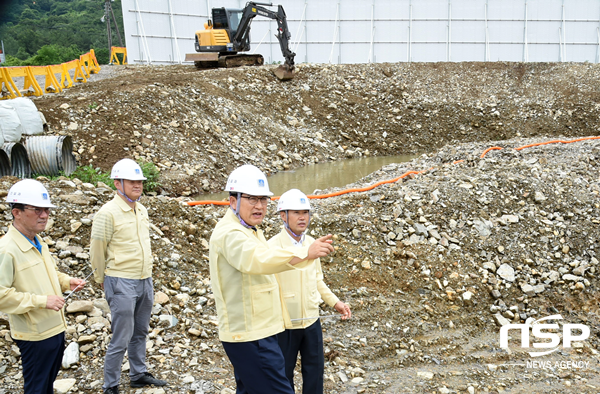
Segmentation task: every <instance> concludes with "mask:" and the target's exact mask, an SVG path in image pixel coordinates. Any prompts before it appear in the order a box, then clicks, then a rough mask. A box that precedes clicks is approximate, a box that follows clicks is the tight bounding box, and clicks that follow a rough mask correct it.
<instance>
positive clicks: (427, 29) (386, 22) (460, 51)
mask: <svg viewBox="0 0 600 394" xmlns="http://www.w3.org/2000/svg"><path fill="white" fill-rule="evenodd" d="M245 3H246V2H245V1H240V0H220V1H217V0H123V1H122V6H123V20H124V25H125V36H126V42H127V44H126V45H127V52H128V56H129V61H130V62H132V63H133V62H135V63H147V62H151V63H153V64H169V63H179V62H183V59H184V58H185V53H193V52H194V32H195V31H196V30H200V29H203V28H204V27H203V26H204V22H206V20H207V19H208V18H209V15H210V10H211V9H212V7H227V8H242V7H243V6H244V5H245ZM275 4H282V5H283V7H284V9H285V11H286V14H287V17H288V25H289V28H290V31H291V33H292V44H293V46H292V50H294V51H295V52H296V54H297V56H296V62H297V63H302V62H311V63H368V62H407V61H413V62H438V61H529V62H556V61H573V62H585V61H587V62H593V63H598V62H599V60H600V59H599V56H600V52H599V50H600V45H599V42H600V2H599V1H598V0H280V1H278V2H277V3H275ZM276 26H277V25H276V23H275V22H273V21H271V20H269V19H266V18H263V17H260V16H258V17H256V18H254V20H253V22H252V33H251V40H252V44H251V45H252V50H251V51H252V52H255V53H261V54H262V55H263V56H264V57H265V62H268V63H272V62H274V61H283V56H282V55H281V52H280V49H279V43H278V41H277V39H276V38H275V37H274V31H275V29H276Z"/></svg>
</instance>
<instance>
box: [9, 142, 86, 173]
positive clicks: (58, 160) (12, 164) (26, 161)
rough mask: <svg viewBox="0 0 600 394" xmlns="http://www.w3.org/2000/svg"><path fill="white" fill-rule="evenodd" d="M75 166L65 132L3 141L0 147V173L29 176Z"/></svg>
mask: <svg viewBox="0 0 600 394" xmlns="http://www.w3.org/2000/svg"><path fill="white" fill-rule="evenodd" d="M76 168H77V161H76V160H75V157H74V156H73V140H72V139H71V137H69V136H34V137H28V138H27V139H26V140H25V145H23V144H21V143H19V142H9V143H5V144H4V145H3V146H2V149H1V150H0V177H3V176H7V175H12V176H16V177H19V178H29V177H31V175H32V174H35V175H49V176H56V175H60V174H61V173H62V174H64V175H67V176H68V175H71V174H72V173H73V172H74V171H75V169H76Z"/></svg>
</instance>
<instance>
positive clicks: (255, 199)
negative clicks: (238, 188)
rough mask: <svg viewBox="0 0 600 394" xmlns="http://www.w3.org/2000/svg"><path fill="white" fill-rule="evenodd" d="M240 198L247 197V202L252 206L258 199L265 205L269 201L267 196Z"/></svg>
mask: <svg viewBox="0 0 600 394" xmlns="http://www.w3.org/2000/svg"><path fill="white" fill-rule="evenodd" d="M242 198H247V199H248V202H249V203H250V205H252V206H255V205H256V204H258V202H259V201H260V203H261V204H262V205H267V204H268V203H269V201H271V199H270V198H269V197H254V196H242Z"/></svg>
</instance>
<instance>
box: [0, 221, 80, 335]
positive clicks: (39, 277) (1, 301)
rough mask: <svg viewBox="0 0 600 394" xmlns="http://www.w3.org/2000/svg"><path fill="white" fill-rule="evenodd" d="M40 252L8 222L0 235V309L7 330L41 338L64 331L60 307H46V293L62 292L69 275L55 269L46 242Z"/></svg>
mask: <svg viewBox="0 0 600 394" xmlns="http://www.w3.org/2000/svg"><path fill="white" fill-rule="evenodd" d="M37 238H38V241H39V242H40V244H41V245H42V254H41V255H40V252H38V250H37V249H36V248H35V247H34V246H33V245H32V244H31V242H29V240H28V239H27V238H25V236H24V235H23V234H21V233H20V232H19V231H18V230H17V229H16V228H14V227H13V226H12V225H11V226H10V227H9V229H8V233H6V235H5V236H4V237H2V239H0V311H2V312H5V313H8V318H9V323H10V334H11V336H12V337H13V338H15V339H20V340H23V341H41V340H44V339H48V338H50V337H53V336H54V335H56V334H60V333H61V332H63V331H65V329H66V327H67V324H66V320H65V314H64V311H63V310H62V309H61V310H60V311H58V312H57V311H53V310H50V309H46V303H47V301H48V296H49V295H60V296H62V293H63V291H67V290H69V289H70V284H69V282H70V280H71V277H70V276H69V275H67V274H63V273H61V272H58V271H57V270H56V264H55V263H54V261H53V260H52V256H50V252H49V251H48V246H47V245H46V244H45V243H44V242H43V241H42V240H41V239H40V238H39V237H37Z"/></svg>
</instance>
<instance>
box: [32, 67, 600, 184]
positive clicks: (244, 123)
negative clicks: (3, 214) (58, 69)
mask: <svg viewBox="0 0 600 394" xmlns="http://www.w3.org/2000/svg"><path fill="white" fill-rule="evenodd" d="M272 68H273V67H272V66H264V67H250V68H248V67H244V68H238V69H228V70H227V69H226V70H223V69H217V70H205V71H199V70H196V69H194V68H193V67H190V66H168V67H150V66H126V67H122V68H116V67H114V66H113V67H110V66H105V67H104V68H103V71H101V73H102V72H106V73H110V74H111V78H104V79H100V80H98V81H92V82H90V83H87V84H82V85H79V86H76V87H74V88H71V89H69V90H67V91H65V92H64V93H62V94H60V95H46V96H43V97H42V98H40V99H37V100H36V104H37V105H38V107H39V108H40V110H41V111H42V112H43V113H44V114H45V115H46V118H47V120H48V123H49V125H50V128H51V130H52V131H54V132H57V133H65V134H70V135H72V136H73V137H74V140H75V141H76V150H77V152H78V159H79V162H80V164H88V163H90V164H93V165H94V166H97V167H100V168H102V169H104V170H108V169H110V167H111V166H112V165H113V164H114V163H115V162H116V160H118V159H119V158H122V157H123V156H128V157H132V158H136V159H143V160H148V161H153V162H155V163H157V164H158V165H159V167H160V168H161V170H162V171H163V177H162V178H163V180H162V182H163V186H164V189H165V191H166V192H168V193H169V194H170V195H195V194H198V193H202V192H208V191H216V190H220V189H221V187H222V186H223V184H224V181H225V179H226V175H227V174H228V173H229V172H230V171H231V170H232V169H233V168H235V167H236V166H238V165H240V164H243V163H251V164H255V165H257V166H258V167H260V168H261V169H263V170H264V171H266V172H267V173H274V172H277V171H281V170H284V169H288V168H296V167H299V166H303V165H306V164H310V163H315V162H322V161H329V160H337V159H340V158H347V157H359V156H363V155H392V154H409V153H426V152H433V151H435V150H436V149H438V148H440V147H442V146H444V145H446V144H449V143H457V142H458V141H460V142H473V141H494V140H503V139H509V138H513V137H517V136H521V137H529V136H550V135H552V136H558V135H560V136H584V135H593V134H594V133H595V132H596V130H597V129H598V127H599V124H598V104H599V103H600V95H599V94H598V89H597V82H596V81H597V80H598V74H599V73H600V71H599V68H598V66H597V65H593V64H543V63H536V64H522V63H442V64H429V63H425V64H414V63H412V64H406V63H398V64H368V65H313V64H301V65H298V76H297V77H296V78H295V79H294V80H292V81H288V82H285V83H282V82H280V81H278V80H277V79H276V78H275V77H274V76H273V75H272ZM105 69H108V70H105Z"/></svg>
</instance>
